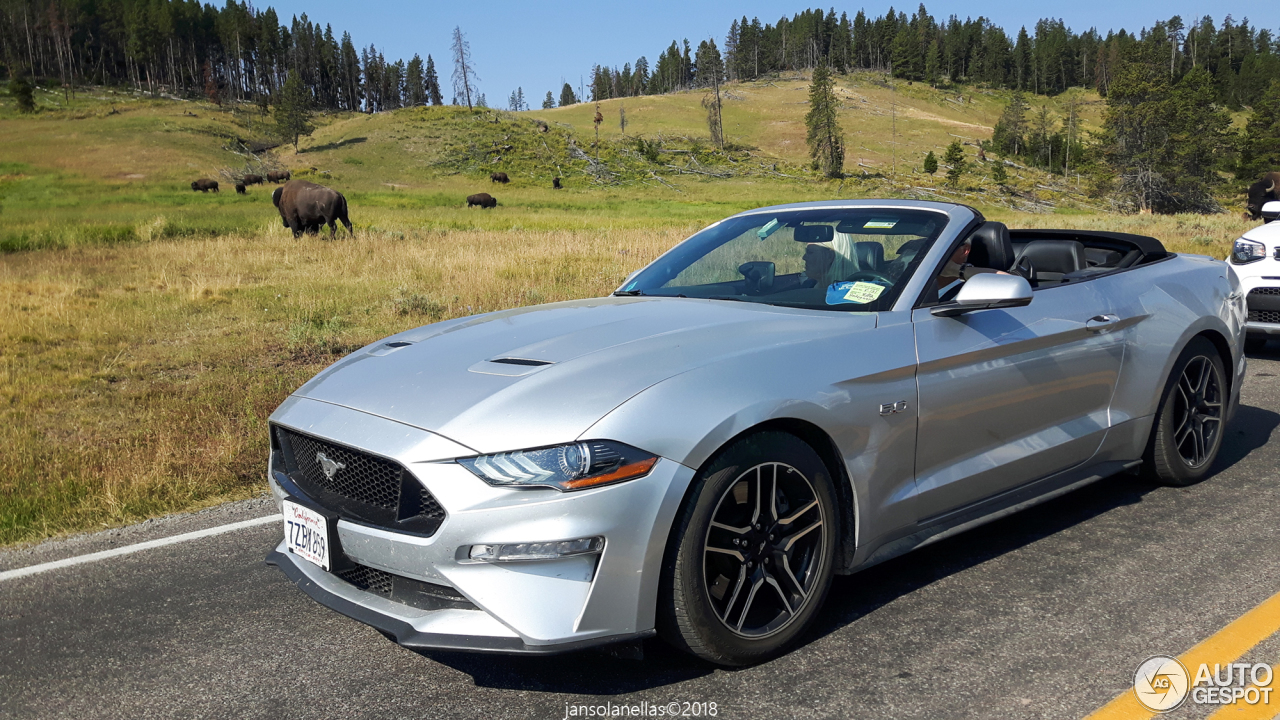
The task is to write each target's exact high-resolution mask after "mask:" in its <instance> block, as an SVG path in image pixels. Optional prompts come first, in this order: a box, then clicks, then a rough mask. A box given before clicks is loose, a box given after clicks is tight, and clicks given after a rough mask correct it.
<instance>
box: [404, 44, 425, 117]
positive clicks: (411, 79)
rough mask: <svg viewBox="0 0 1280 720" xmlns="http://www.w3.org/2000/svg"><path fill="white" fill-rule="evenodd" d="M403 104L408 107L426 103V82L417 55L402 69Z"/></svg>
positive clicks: (420, 60)
mask: <svg viewBox="0 0 1280 720" xmlns="http://www.w3.org/2000/svg"><path fill="white" fill-rule="evenodd" d="M404 104H405V105H408V106H409V107H416V106H418V105H426V104H427V82H426V77H425V76H424V75H423V71H422V58H420V57H418V56H417V55H414V56H413V59H412V60H410V61H409V64H408V65H407V66H406V67H405V70H404Z"/></svg>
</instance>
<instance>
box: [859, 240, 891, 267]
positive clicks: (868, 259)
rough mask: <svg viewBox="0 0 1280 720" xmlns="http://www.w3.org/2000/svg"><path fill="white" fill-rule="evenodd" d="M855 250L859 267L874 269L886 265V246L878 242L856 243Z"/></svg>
mask: <svg viewBox="0 0 1280 720" xmlns="http://www.w3.org/2000/svg"><path fill="white" fill-rule="evenodd" d="M853 252H854V253H855V254H856V255H857V256H858V266H859V267H862V268H872V269H874V268H878V267H880V266H882V265H884V246H883V245H881V244H880V243H878V242H857V243H854V244H853Z"/></svg>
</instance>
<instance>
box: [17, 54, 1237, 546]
mask: <svg viewBox="0 0 1280 720" xmlns="http://www.w3.org/2000/svg"><path fill="white" fill-rule="evenodd" d="M875 80H876V79H875V78H864V79H859V78H852V79H846V80H844V81H842V90H843V91H844V92H846V93H847V94H848V95H849V98H850V99H849V100H848V102H849V103H850V105H851V106H853V103H854V102H855V101H856V102H857V104H858V106H860V105H871V106H872V107H869V108H866V109H863V110H847V111H846V112H848V113H854V112H863V113H864V114H865V115H866V116H867V117H866V118H864V119H863V120H864V121H859V122H858V123H857V124H855V122H854V120H852V119H849V120H846V127H847V128H855V127H856V128H857V129H856V130H855V131H854V132H858V133H864V134H865V135H866V138H865V142H863V141H862V140H859V143H860V144H862V145H865V146H866V147H870V148H875V147H880V148H882V149H883V148H884V147H889V146H888V145H884V144H881V145H877V143H882V141H883V140H884V139H885V138H884V137H882V135H881V134H880V133H881V132H882V130H883V122H884V121H885V118H884V117H883V116H881V115H878V114H875V112H873V111H878V110H877V108H879V107H880V105H879V104H880V103H882V102H883V95H884V94H885V93H892V94H894V96H895V97H898V98H901V99H902V103H903V107H902V108H900V109H901V110H902V112H903V113H904V115H905V116H906V117H908V118H912V117H913V116H912V115H911V114H910V112H908V111H915V112H918V113H919V114H920V115H925V114H928V115H930V116H932V117H915V118H914V119H912V120H904V119H903V118H902V117H901V116H900V117H899V118H898V119H897V121H896V122H897V123H898V125H899V129H898V132H900V133H902V137H912V135H911V134H912V133H919V137H920V138H924V139H923V140H920V141H919V142H918V143H917V144H915V145H911V147H914V148H916V149H919V148H923V147H926V145H932V144H933V143H934V142H935V141H936V142H937V143H938V144H939V145H944V144H945V143H946V142H949V135H948V134H947V132H948V128H956V127H960V126H958V125H956V124H955V123H958V122H970V123H971V124H973V125H975V126H980V125H984V124H986V125H989V124H990V123H991V122H994V117H995V116H996V115H997V114H998V112H999V108H1000V107H1001V106H1002V102H1003V101H1002V100H1001V98H1000V97H999V96H998V95H994V94H993V95H987V94H984V93H982V92H979V91H966V92H965V96H966V98H967V99H966V102H965V104H964V105H961V104H959V103H958V102H952V101H950V100H947V99H946V98H945V97H942V98H941V99H939V96H940V95H941V93H939V91H933V90H930V89H928V88H924V87H921V86H910V87H908V86H897V87H895V88H892V89H890V88H885V87H883V86H882V85H880V84H878V83H877V82H876V81H875ZM797 88H803V83H801V82H798V81H789V82H788V81H778V82H775V83H774V84H773V86H770V85H767V84H763V83H762V84H756V85H751V86H734V85H731V86H729V88H728V92H729V93H730V95H731V99H730V102H731V105H730V107H729V109H727V110H726V127H727V128H730V136H731V140H733V141H734V142H735V143H739V144H740V145H741V146H743V147H748V148H755V149H753V150H752V149H748V150H739V151H734V152H731V153H719V154H717V153H715V152H711V151H710V150H709V149H707V148H705V147H700V145H699V141H698V140H697V137H696V132H695V130H696V128H697V127H700V123H701V118H702V115H701V113H702V110H701V108H700V106H699V105H698V101H699V99H700V96H699V95H696V94H677V95H673V96H666V97H663V98H656V99H649V98H646V99H635V100H627V101H610V102H613V103H618V102H626V103H627V114H628V121H629V122H628V128H627V134H628V135H632V134H637V133H643V134H644V135H645V136H646V137H658V136H659V134H662V135H663V137H664V138H665V139H664V143H665V144H664V145H663V147H664V148H665V149H668V150H674V151H675V152H671V153H666V154H664V156H663V159H662V161H661V162H659V163H653V162H651V161H649V160H647V159H645V158H644V157H643V156H642V154H640V153H639V152H638V151H634V150H632V149H631V148H632V145H631V144H630V143H631V142H632V141H631V140H629V139H628V138H623V137H621V133H620V132H618V128H617V127H616V120H615V118H616V115H617V111H616V105H614V106H610V105H609V104H608V103H606V117H608V118H610V121H609V122H608V123H606V128H605V129H604V130H603V131H602V140H604V141H605V142H602V146H601V148H600V150H601V155H602V159H603V160H604V161H605V166H606V170H607V172H600V171H599V170H598V169H597V170H593V169H592V168H593V163H591V162H590V161H589V160H585V159H583V157H579V155H586V154H587V153H592V154H593V153H594V150H595V149H594V148H592V147H591V146H590V143H591V141H592V140H593V139H594V135H593V133H594V128H592V127H591V124H590V119H589V117H588V116H587V112H588V107H587V106H585V105H584V106H575V107H571V108H564V109H559V110H555V111H550V112H547V111H535V112H531V113H522V114H507V113H482V114H480V115H468V114H466V113H465V111H458V110H455V109H448V108H446V109H414V110H405V111H398V112H396V113H386V114H379V115H374V116H363V115H361V116H334V117H329V118H325V119H324V120H323V122H322V126H321V127H320V129H318V130H317V132H316V134H315V137H314V138H312V139H311V140H309V141H307V142H305V143H304V147H303V150H304V152H301V153H296V154H295V153H294V152H293V150H292V148H288V149H282V150H281V151H280V152H279V156H278V158H279V162H280V163H282V164H284V165H287V166H289V167H291V168H293V169H294V170H295V171H301V172H302V173H304V174H310V175H311V176H313V177H318V178H319V180H318V181H320V182H323V183H325V184H328V185H331V186H333V187H336V188H339V189H341V190H343V192H344V193H345V194H346V195H347V197H348V201H349V204H350V206H351V215H352V219H353V220H354V221H355V222H356V225H357V233H358V236H357V238H356V239H355V240H350V239H348V238H346V236H345V235H339V239H338V240H337V241H336V242H329V241H327V240H321V239H315V238H302V239H294V238H293V237H292V236H291V235H290V234H289V233H288V232H287V231H286V230H285V229H284V228H282V227H281V225H280V221H279V218H278V216H277V215H276V214H275V211H274V208H272V207H271V205H270V198H269V190H270V188H269V186H268V187H254V188H251V190H250V194H249V195H247V196H237V195H235V194H234V193H232V192H229V191H227V192H223V193H219V194H218V195H212V194H210V195H204V194H199V193H193V192H191V191H190V190H189V189H188V188H187V184H188V183H189V182H190V180H191V179H193V177H198V176H211V177H212V176H216V175H217V173H218V171H219V170H220V169H223V168H234V167H241V166H242V165H243V163H244V159H243V158H242V157H241V156H239V155H235V154H233V153H232V152H230V151H228V150H225V149H224V146H225V145H226V144H227V142H228V138H232V137H252V136H253V135H254V131H253V129H252V127H251V125H250V123H251V122H257V123H260V120H256V121H255V119H254V117H253V115H252V113H240V112H235V113H233V112H230V111H226V110H219V109H216V108H212V107H209V106H207V105H202V104H195V103H180V102H175V101H156V100H149V99H139V98H135V97H132V96H127V95H121V96H110V95H103V94H101V93H98V94H96V96H90V97H82V98H81V99H80V100H77V101H73V103H72V106H71V107H70V108H65V107H58V106H56V105H55V102H54V99H53V98H51V97H48V96H46V97H42V99H41V103H42V105H43V106H44V107H45V108H46V109H45V110H44V111H42V112H41V113H40V114H38V115H37V116H36V117H34V118H19V117H16V116H14V115H13V113H12V110H11V109H9V108H8V107H7V106H6V105H5V101H6V99H4V98H0V143H3V146H4V147H5V148H6V152H5V156H4V164H3V165H0V221H3V222H2V223H0V250H3V254H0V303H2V306H3V308H4V310H5V312H4V313H3V315H2V316H0V544H4V543H14V542H24V541H31V540H37V539H40V538H44V537H49V536H53V535H58V534H62V533H67V532H73V531H78V530H85V529H92V528H96V527H102V526H106V525H114V524H120V523H125V522H130V521H135V520H138V519H141V518H145V517H149V516H154V515H157V514H162V513H166V512H171V511H175V510H181V509H189V508H193V507H199V506H202V505H207V504H211V503H216V502H221V501H223V500H228V499H233V498H239V497H245V496H249V495H254V494H258V493H260V492H262V490H263V487H264V485H263V464H264V462H265V459H266V452H267V440H266V433H265V419H266V416H267V414H268V413H269V412H270V411H271V410H272V409H273V408H274V407H275V406H276V405H277V404H278V403H279V402H280V401H281V400H283V399H284V397H285V396H286V395H287V394H288V393H289V392H290V391H291V390H292V389H293V388H295V387H297V386H298V385H299V384H300V383H301V382H303V381H304V380H305V379H306V378H307V377H309V376H310V375H312V374H313V373H315V372H316V371H318V370H319V369H321V368H322V367H324V366H325V365H327V364H328V363H330V362H332V361H333V360H335V359H336V358H337V357H339V356H341V355H342V354H343V353H345V352H347V351H349V350H351V349H353V348H356V347H359V346H361V345H364V344H366V343H368V342H371V341H372V340H375V339H377V338H379V337H382V336H385V335H387V334H391V333H394V332H397V331H400V330H403V329H406V328H409V327H414V326H417V325H421V324H425V323H429V322H434V321H437V320H440V319H445V318H451V317H458V316H463V315H468V314H472V313H479V312H486V311H490V310H497V309H501V308H506V307H512V306H518V305H528V304H536V303H541V302H549V301H555V300H564V299H570V298H578V297H586V296H593V295H601V294H605V293H607V292H609V291H610V290H612V289H613V288H614V287H616V285H617V284H618V283H619V282H620V281H621V280H622V279H623V278H624V277H625V276H626V275H627V274H628V273H629V272H631V271H632V270H634V269H636V268H638V267H640V266H642V265H643V264H645V263H646V262H648V261H649V260H651V259H652V258H653V257H655V256H656V255H657V254H658V253H660V252H662V251H663V250H665V249H667V248H669V247H670V246H672V245H673V244H675V243H676V242H678V241H679V240H681V239H682V238H684V237H685V236H687V235H688V234H690V233H691V232H693V231H694V230H696V229H698V228H700V227H703V226H705V225H706V224H708V223H710V222H713V221H715V220H718V219H720V218H722V217H724V216H726V215H728V214H731V213H733V212H736V211H738V210H741V209H745V208H749V207H754V206H759V205H765V204H772V203H779V202H788V201H797V200H814V199H823V198H833V197H842V196H843V197H850V196H853V197H857V196H875V195H882V194H889V195H893V194H899V195H900V194H902V193H903V190H904V188H906V187H908V186H910V185H919V184H924V183H928V182H929V181H928V180H926V179H924V178H923V177H915V178H912V179H910V180H909V181H903V180H900V179H897V180H896V179H893V178H885V177H872V178H869V179H865V180H864V179H851V180H848V181H845V182H844V183H840V182H838V181H825V180H818V179H815V178H813V177H812V176H811V175H808V174H806V171H805V170H804V168H803V167H802V160H803V157H802V150H801V151H797V150H796V143H797V142H799V143H800V146H801V147H802V145H803V142H802V141H803V136H802V135H800V134H797V133H798V132H799V131H798V130H797V129H796V128H795V127H792V126H793V125H794V124H795V123H796V122H797V119H798V118H800V117H802V115H803V112H804V108H803V106H802V105H800V104H797V103H798V102H799V101H800V100H802V99H803V97H804V95H803V93H801V92H800V91H799V90H798V89H797ZM855 95H859V96H862V97H865V98H868V100H869V102H868V103H862V102H861V101H860V100H857V99H856V98H854V96H855ZM60 97H61V96H59V98H60ZM98 97H105V98H106V99H105V100H100V99H97V98H98ZM970 97H971V98H973V99H974V102H969V101H968V98H970ZM787 98H790V99H787ZM784 100H785V102H784ZM633 103H634V104H633ZM664 103H666V105H664ZM939 103H943V104H941V105H940V104H939ZM953 105H954V106H955V107H952V106H953ZM112 107H114V108H115V109H116V110H117V111H118V112H116V113H115V114H112V113H110V110H111V108H112ZM853 107H857V106H853ZM591 111H592V112H594V110H593V108H592V109H591ZM188 112H190V113H192V114H194V115H195V116H196V117H191V116H190V115H187V114H186V113H188ZM609 113H612V115H610V114H609ZM850 117H851V118H852V115H851V116H850ZM538 119H541V120H544V121H545V122H546V123H547V131H546V132H543V131H542V130H541V128H540V127H539V126H538V125H537V123H536V122H535V121H536V120H538ZM890 121H891V122H892V120H890ZM584 123H585V124H584ZM800 127H802V125H801V126H800ZM733 128H738V129H733ZM259 129H260V128H259ZM966 132H967V131H966ZM975 132H977V130H976V129H975ZM739 133H740V134H739ZM676 136H680V137H679V138H677V137H676ZM891 138H892V135H890V142H892V140H891ZM912 142H916V141H912ZM850 145H851V146H852V145H853V142H852V140H851V141H850ZM507 146H510V147H509V148H508V147H507ZM575 147H576V148H578V150H579V152H577V153H575V152H574V150H573V148H575ZM495 151H496V152H495ZM868 152H869V153H870V152H871V151H868ZM904 153H905V151H904ZM919 154H923V152H920V153H919ZM493 157H501V158H502V160H501V161H500V162H498V163H494V162H493V161H492V158H493ZM867 157H868V158H869V159H873V160H875V162H878V163H882V162H883V159H884V156H883V155H882V154H874V155H872V154H869V155H868V156H867ZM673 158H674V159H673ZM695 163H696V164H695ZM869 164H870V163H869ZM312 167H314V168H316V170H315V171H314V173H312V171H311V170H310V168H312ZM498 167H501V168H503V169H508V168H510V169H511V170H512V174H513V176H514V177H515V180H514V181H513V182H512V183H511V184H510V185H507V186H495V185H491V184H490V183H489V182H488V180H487V175H488V172H489V170H490V169H491V168H493V169H496V168H498ZM773 167H776V168H778V169H776V170H774V169H770V168H773ZM681 168H692V169H702V170H708V169H709V171H711V172H715V173H718V174H725V175H731V177H728V178H723V179H715V178H711V177H709V176H706V175H700V174H696V173H690V172H681ZM556 174H559V175H561V176H563V177H564V178H565V179H566V184H567V185H568V189H566V190H564V191H559V192H557V191H553V190H551V189H550V188H549V178H550V177H551V176H553V175H556ZM135 176H142V177H135ZM783 176H789V177H783ZM1044 180H1045V179H1044V178H1042V177H1039V176H1038V175H1036V174H1035V173H1028V174H1027V176H1026V177H1025V178H1024V181H1025V183H1026V184H1027V185H1028V186H1030V185H1035V184H1040V183H1042V182H1043V181H1044ZM929 187H933V186H932V185H929ZM228 190H229V187H228ZM479 190H485V191H491V192H492V193H493V194H494V195H496V196H498V197H499V199H500V201H501V203H502V204H501V205H500V206H499V207H498V208H496V209H494V210H492V211H482V210H467V209H466V208H465V207H463V206H462V202H461V201H462V198H463V197H464V196H465V195H466V194H469V193H471V192H476V191H479ZM939 192H942V190H941V189H939ZM966 192H968V191H966ZM970 194H971V195H973V193H970ZM956 197H957V198H958V199H961V200H964V199H966V197H964V196H962V195H956ZM979 206H980V207H981V209H982V210H983V211H984V212H986V213H987V215H988V216H989V217H991V218H993V219H999V220H1003V221H1005V222H1008V223H1010V224H1011V225H1013V226H1015V227H1077V228H1106V229H1117V230H1123V231H1127V232H1136V233H1143V234H1151V235H1155V236H1156V237H1159V238H1161V239H1163V240H1164V241H1165V242H1166V244H1167V245H1169V246H1170V247H1171V248H1172V249H1174V250H1176V251H1179V252H1196V253H1203V254H1209V255H1214V256H1217V257H1222V256H1224V255H1225V254H1226V252H1227V249H1228V246H1229V243H1230V241H1231V240H1232V239H1233V238H1235V237H1236V236H1238V235H1239V234H1240V233H1241V232H1243V231H1244V230H1245V229H1246V228H1247V227H1250V226H1251V225H1252V224H1251V223H1247V222H1245V221H1242V220H1240V219H1238V217H1236V216H1234V215H1232V216H1227V215H1222V216H1212V217H1201V216H1171V217H1151V216H1145V217H1140V216H1115V215H1108V214H1099V213H1092V212H1088V208H1087V207H1085V206H1084V205H1079V206H1070V205H1069V206H1066V207H1059V212H1057V213H1054V214H1044V213H1040V214H1027V213H1016V212H1013V211H1010V210H1009V209H1008V208H1007V207H1003V206H1000V205H983V204H981V203H979Z"/></svg>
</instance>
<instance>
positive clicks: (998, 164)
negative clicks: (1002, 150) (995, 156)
mask: <svg viewBox="0 0 1280 720" xmlns="http://www.w3.org/2000/svg"><path fill="white" fill-rule="evenodd" d="M991 179H992V180H994V181H995V182H996V184H998V185H1004V184H1005V183H1007V182H1009V173H1008V172H1006V171H1005V169H1004V160H997V161H995V162H994V163H992V165H991Z"/></svg>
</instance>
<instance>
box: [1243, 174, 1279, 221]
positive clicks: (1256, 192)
mask: <svg viewBox="0 0 1280 720" xmlns="http://www.w3.org/2000/svg"><path fill="white" fill-rule="evenodd" d="M1272 200H1280V172H1269V173H1266V174H1264V175H1263V176H1262V179H1261V180H1259V181H1258V182H1256V183H1254V184H1252V185H1250V186H1249V199H1248V200H1247V201H1246V202H1245V204H1244V208H1245V211H1246V212H1245V214H1246V216H1247V217H1248V218H1249V219H1250V220H1257V219H1259V218H1261V217H1262V206H1263V205H1265V204H1267V203H1269V202H1271V201H1272Z"/></svg>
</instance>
